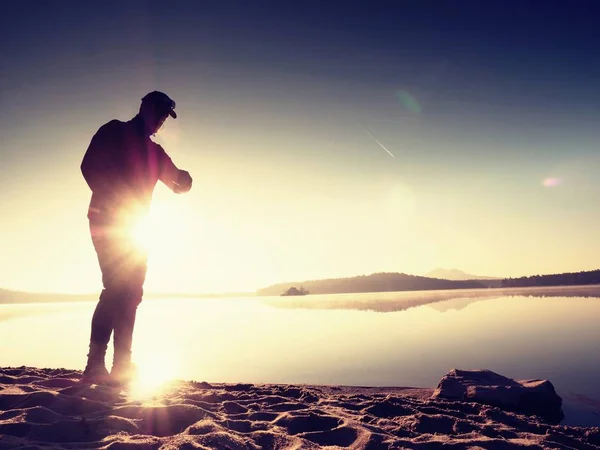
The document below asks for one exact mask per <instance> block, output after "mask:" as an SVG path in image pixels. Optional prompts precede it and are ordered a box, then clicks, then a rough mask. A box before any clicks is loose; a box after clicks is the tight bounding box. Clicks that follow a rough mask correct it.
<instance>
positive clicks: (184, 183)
mask: <svg viewBox="0 0 600 450" xmlns="http://www.w3.org/2000/svg"><path fill="white" fill-rule="evenodd" d="M156 145H157V146H158V152H159V161H160V165H159V167H160V172H159V176H158V179H159V180H160V181H162V182H163V183H164V184H165V186H167V187H168V188H169V189H171V190H172V191H173V192H175V193H176V194H183V193H185V192H188V191H189V190H190V189H191V188H192V177H191V176H190V174H189V173H188V172H187V171H185V170H181V169H178V168H177V166H175V164H174V163H173V160H171V157H170V156H169V155H167V152H165V150H164V149H163V148H162V147H161V146H160V145H158V144H156Z"/></svg>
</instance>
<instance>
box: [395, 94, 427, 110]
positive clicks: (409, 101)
mask: <svg viewBox="0 0 600 450" xmlns="http://www.w3.org/2000/svg"><path fill="white" fill-rule="evenodd" d="M394 96H395V97H396V98H397V99H398V100H399V101H400V103H402V106H404V107H405V108H406V109H408V110H409V111H410V112H412V113H415V114H419V113H420V112H421V111H422V110H423V107H422V106H421V104H420V103H419V102H418V101H417V99H416V98H415V97H414V96H413V95H411V93H410V92H408V91H405V90H402V89H400V90H397V91H396V92H394Z"/></svg>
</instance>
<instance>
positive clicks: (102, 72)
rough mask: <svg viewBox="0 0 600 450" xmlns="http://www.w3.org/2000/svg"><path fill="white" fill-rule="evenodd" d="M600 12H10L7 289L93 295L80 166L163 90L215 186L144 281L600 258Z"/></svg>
mask: <svg viewBox="0 0 600 450" xmlns="http://www.w3.org/2000/svg"><path fill="white" fill-rule="evenodd" d="M598 8H600V7H598V6H597V5H596V4H595V3H594V2H592V1H569V2H567V1H563V2H557V1H546V2H538V1H529V0H522V1H503V2H476V1H455V2H441V1H439V2H433V1H425V0H419V1H416V0H415V1H402V0H396V1H370V2H336V1H331V2H329V1H328V2H322V1H321V2H313V1H303V2H274V1H254V2H245V1H238V2H232V1H203V2H192V1H190V2H184V1H178V2H165V1H162V2H154V1H128V2H111V1H103V2H97V3H95V5H94V8H91V6H90V4H89V3H87V2H68V1H61V2H59V3H54V2H44V1H31V0H23V1H20V2H15V3H13V4H11V6H10V7H9V8H8V7H7V8H5V9H4V10H3V14H2V16H1V17H0V55H1V59H0V106H2V107H1V108H0V136H1V140H0V214H1V216H2V220H0V287H2V288H7V289H18V290H27V291H36V292H48V291H50V292H69V293H71V292H73V293H83V292H86V293H87V292H94V291H96V290H98V289H100V287H101V283H100V271H99V268H98V264H97V260H96V256H95V253H94V249H93V247H92V244H91V240H90V237H89V229H88V223H87V218H86V213H87V207H88V203H89V199H90V195H91V192H90V191H89V188H88V187H87V185H86V183H85V181H84V179H83V177H82V175H81V172H80V167H79V166H80V164H81V160H82V158H83V155H84V153H85V151H86V149H87V146H88V145H89V142H90V139H91V137H92V136H93V135H94V133H95V132H96V131H97V129H98V128H99V127H100V126H101V125H103V124H105V123H106V122H108V121H110V120H112V119H119V120H123V121H125V120H129V119H131V118H132V117H133V116H134V115H135V114H136V113H137V110H138V108H139V103H140V99H141V98H142V97H143V96H144V95H145V94H146V93H147V92H150V91H152V90H155V89H157V90H161V91H164V92H166V93H167V94H168V95H169V96H171V97H172V98H173V99H174V100H175V101H176V102H177V108H176V111H177V113H178V118H177V119H176V120H171V119H169V120H168V121H167V123H166V124H165V126H164V128H163V129H162V130H161V131H160V133H159V134H158V135H157V136H156V138H155V140H156V142H159V143H160V144H161V145H163V147H164V148H165V150H166V151H167V153H168V154H169V155H170V156H171V158H172V159H173V161H174V162H175V164H176V165H177V166H178V167H180V168H182V169H186V170H188V171H189V172H190V173H191V175H192V177H193V178H194V186H193V189H192V191H191V192H189V193H188V194H185V195H175V194H173V193H172V192H170V191H169V190H168V189H167V188H166V187H165V186H163V185H157V187H156V190H155V193H154V203H153V212H152V214H153V216H152V217H153V218H152V224H153V225H152V230H153V232H154V233H156V234H155V235H154V238H153V244H152V246H151V248H150V251H151V254H150V262H149V272H148V277H147V281H146V291H157V292H240V291H253V290H255V289H257V288H261V287H264V286H266V285H269V284H273V283H277V282H283V281H302V280H309V279H321V278H329V277H347V276H354V275H361V274H370V273H375V272H404V273H409V274H414V275H421V274H424V273H426V272H428V271H429V270H431V269H434V268H436V267H446V268H459V269H462V270H464V271H466V272H469V273H472V274H476V275H487V276H498V277H518V276H524V275H534V274H544V273H560V272H570V271H580V270H593V269H598V268H600V267H599V263H598V260H597V255H598V254H600V240H599V239H598V238H597V224H598V222H599V220H600V213H599V209H598V207H597V199H598V194H600V178H599V177H598V176H597V167H598V163H599V162H600V152H599V151H598V148H597V147H598V142H599V139H600V127H599V126H598V124H599V119H600V112H599V108H598V104H599V103H600V83H598V77H599V76H600V62H599V60H598V58H597V57H596V53H597V52H596V47H597V42H600V29H598V27H597V21H598V18H599V13H600V10H599V9H598Z"/></svg>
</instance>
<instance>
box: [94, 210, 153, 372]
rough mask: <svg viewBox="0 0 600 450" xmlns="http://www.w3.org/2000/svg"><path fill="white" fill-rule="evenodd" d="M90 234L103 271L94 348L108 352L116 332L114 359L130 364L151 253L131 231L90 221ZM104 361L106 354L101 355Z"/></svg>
mask: <svg viewBox="0 0 600 450" xmlns="http://www.w3.org/2000/svg"><path fill="white" fill-rule="evenodd" d="M90 234H91V238H92V243H93V245H94V249H95V251H96V255H97V257H98V263H99V265H100V270H101V272H102V286H103V289H102V292H101V294H100V298H99V300H98V303H97V305H96V309H95V310H94V314H93V316H92V326H91V335H90V347H92V346H94V347H96V348H101V349H103V350H104V351H106V348H107V346H108V342H109V341H110V337H111V334H113V345H114V361H113V364H117V363H119V362H122V363H127V362H128V361H130V359H131V345H132V341H133V330H134V327H135V317H136V312H137V308H138V306H139V304H140V303H141V302H142V297H143V294H144V289H143V287H144V282H145V279H146V272H147V265H148V264H147V263H148V254H147V252H146V251H144V250H143V249H142V248H140V246H139V245H137V244H136V242H135V241H134V239H133V238H132V236H131V235H130V234H129V233H128V232H127V230H121V229H119V228H118V227H116V226H115V225H114V224H112V223H110V222H106V221H98V220H90ZM100 356H101V358H102V361H103V360H104V355H103V354H101V355H100Z"/></svg>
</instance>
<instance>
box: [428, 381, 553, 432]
mask: <svg viewBox="0 0 600 450" xmlns="http://www.w3.org/2000/svg"><path fill="white" fill-rule="evenodd" d="M432 398H443V399H450V400H462V401H471V402H477V403H483V404H486V405H491V406H497V407H499V408H501V409H504V410H506V411H512V412H518V413H522V414H528V415H535V416H538V417H539V418H541V419H543V420H544V421H546V422H548V423H560V422H561V421H562V420H563V419H564V417H565V416H564V414H563V411H562V398H561V397H560V396H559V395H558V394H557V393H556V391H555V390H554V386H553V385H552V383H550V381H548V380H521V381H516V380H513V379H510V378H507V377H504V376H502V375H499V374H497V373H494V372H492V371H490V370H460V369H453V370H451V371H450V372H448V373H447V374H446V375H445V376H444V377H443V378H442V380H441V381H440V383H439V384H438V386H437V388H436V389H435V391H434V393H433V396H432Z"/></svg>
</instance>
